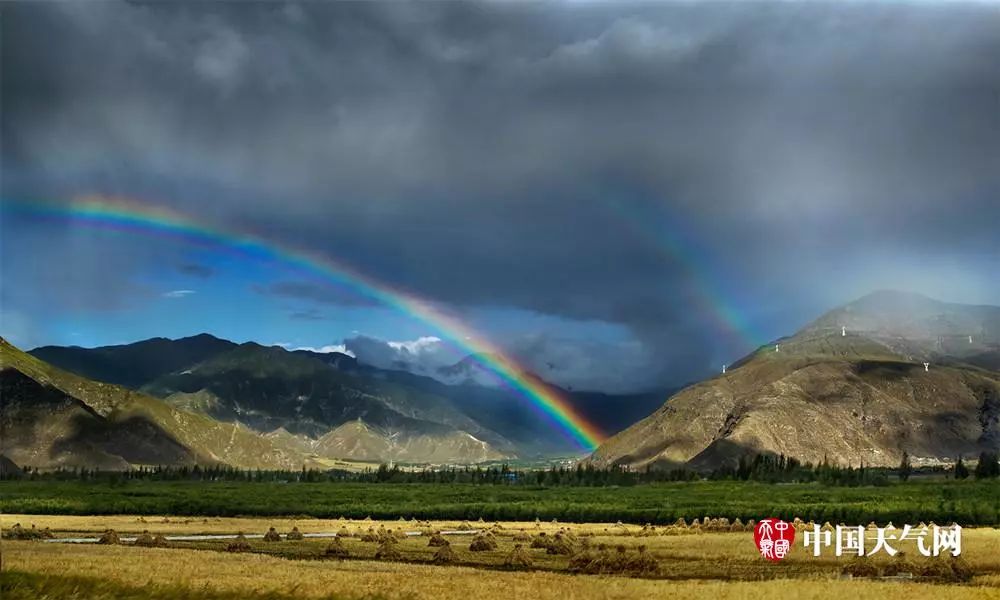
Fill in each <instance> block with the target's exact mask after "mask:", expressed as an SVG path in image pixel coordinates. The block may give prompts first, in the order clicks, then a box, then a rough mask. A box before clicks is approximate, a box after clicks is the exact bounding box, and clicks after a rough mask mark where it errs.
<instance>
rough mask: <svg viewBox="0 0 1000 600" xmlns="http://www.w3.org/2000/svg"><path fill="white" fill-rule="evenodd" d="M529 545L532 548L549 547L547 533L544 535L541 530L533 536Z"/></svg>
mask: <svg viewBox="0 0 1000 600" xmlns="http://www.w3.org/2000/svg"><path fill="white" fill-rule="evenodd" d="M531 547H532V548H548V547H549V538H548V536H547V535H545V532H544V531H543V532H541V533H539V534H538V535H536V536H535V538H534V539H533V540H531Z"/></svg>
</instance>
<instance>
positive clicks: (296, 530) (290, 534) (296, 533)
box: [285, 527, 304, 540]
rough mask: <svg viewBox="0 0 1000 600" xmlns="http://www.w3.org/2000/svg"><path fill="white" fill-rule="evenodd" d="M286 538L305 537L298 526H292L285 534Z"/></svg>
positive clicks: (296, 538)
mask: <svg viewBox="0 0 1000 600" xmlns="http://www.w3.org/2000/svg"><path fill="white" fill-rule="evenodd" d="M285 539H286V540H301V539H304V538H303V536H302V532H301V531H299V528H298V527H292V530H291V531H289V532H288V533H287V534H286V535H285Z"/></svg>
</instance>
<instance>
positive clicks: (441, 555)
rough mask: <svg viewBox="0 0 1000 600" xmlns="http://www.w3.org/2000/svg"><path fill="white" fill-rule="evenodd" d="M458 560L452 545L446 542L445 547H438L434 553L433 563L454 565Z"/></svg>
mask: <svg viewBox="0 0 1000 600" xmlns="http://www.w3.org/2000/svg"><path fill="white" fill-rule="evenodd" d="M456 560H458V556H457V555H456V554H455V551H454V550H453V549H452V547H451V544H450V543H448V541H447V540H445V542H444V545H441V546H438V549H437V551H436V552H434V558H433V559H432V562H433V563H434V564H437V565H443V564H448V563H453V562H455V561H456Z"/></svg>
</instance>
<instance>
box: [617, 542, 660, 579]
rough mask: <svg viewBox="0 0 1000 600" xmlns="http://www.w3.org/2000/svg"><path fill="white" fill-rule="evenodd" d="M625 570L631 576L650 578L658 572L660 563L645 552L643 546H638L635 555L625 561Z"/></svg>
mask: <svg viewBox="0 0 1000 600" xmlns="http://www.w3.org/2000/svg"><path fill="white" fill-rule="evenodd" d="M625 570H626V571H628V572H629V573H631V574H633V575H642V576H652V575H656V574H657V573H659V572H660V563H659V562H657V560H656V558H655V557H654V556H653V555H652V554H650V553H649V552H646V547H645V546H639V548H638V550H637V551H636V554H635V555H634V556H632V557H631V558H629V559H627V561H626V564H625Z"/></svg>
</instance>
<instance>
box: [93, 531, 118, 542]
mask: <svg viewBox="0 0 1000 600" xmlns="http://www.w3.org/2000/svg"><path fill="white" fill-rule="evenodd" d="M97 543H98V544H120V543H122V541H121V538H119V537H118V534H117V533H115V530H114V529H108V530H106V531H105V532H104V533H102V534H101V537H100V538H99V539H98V540H97Z"/></svg>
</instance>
